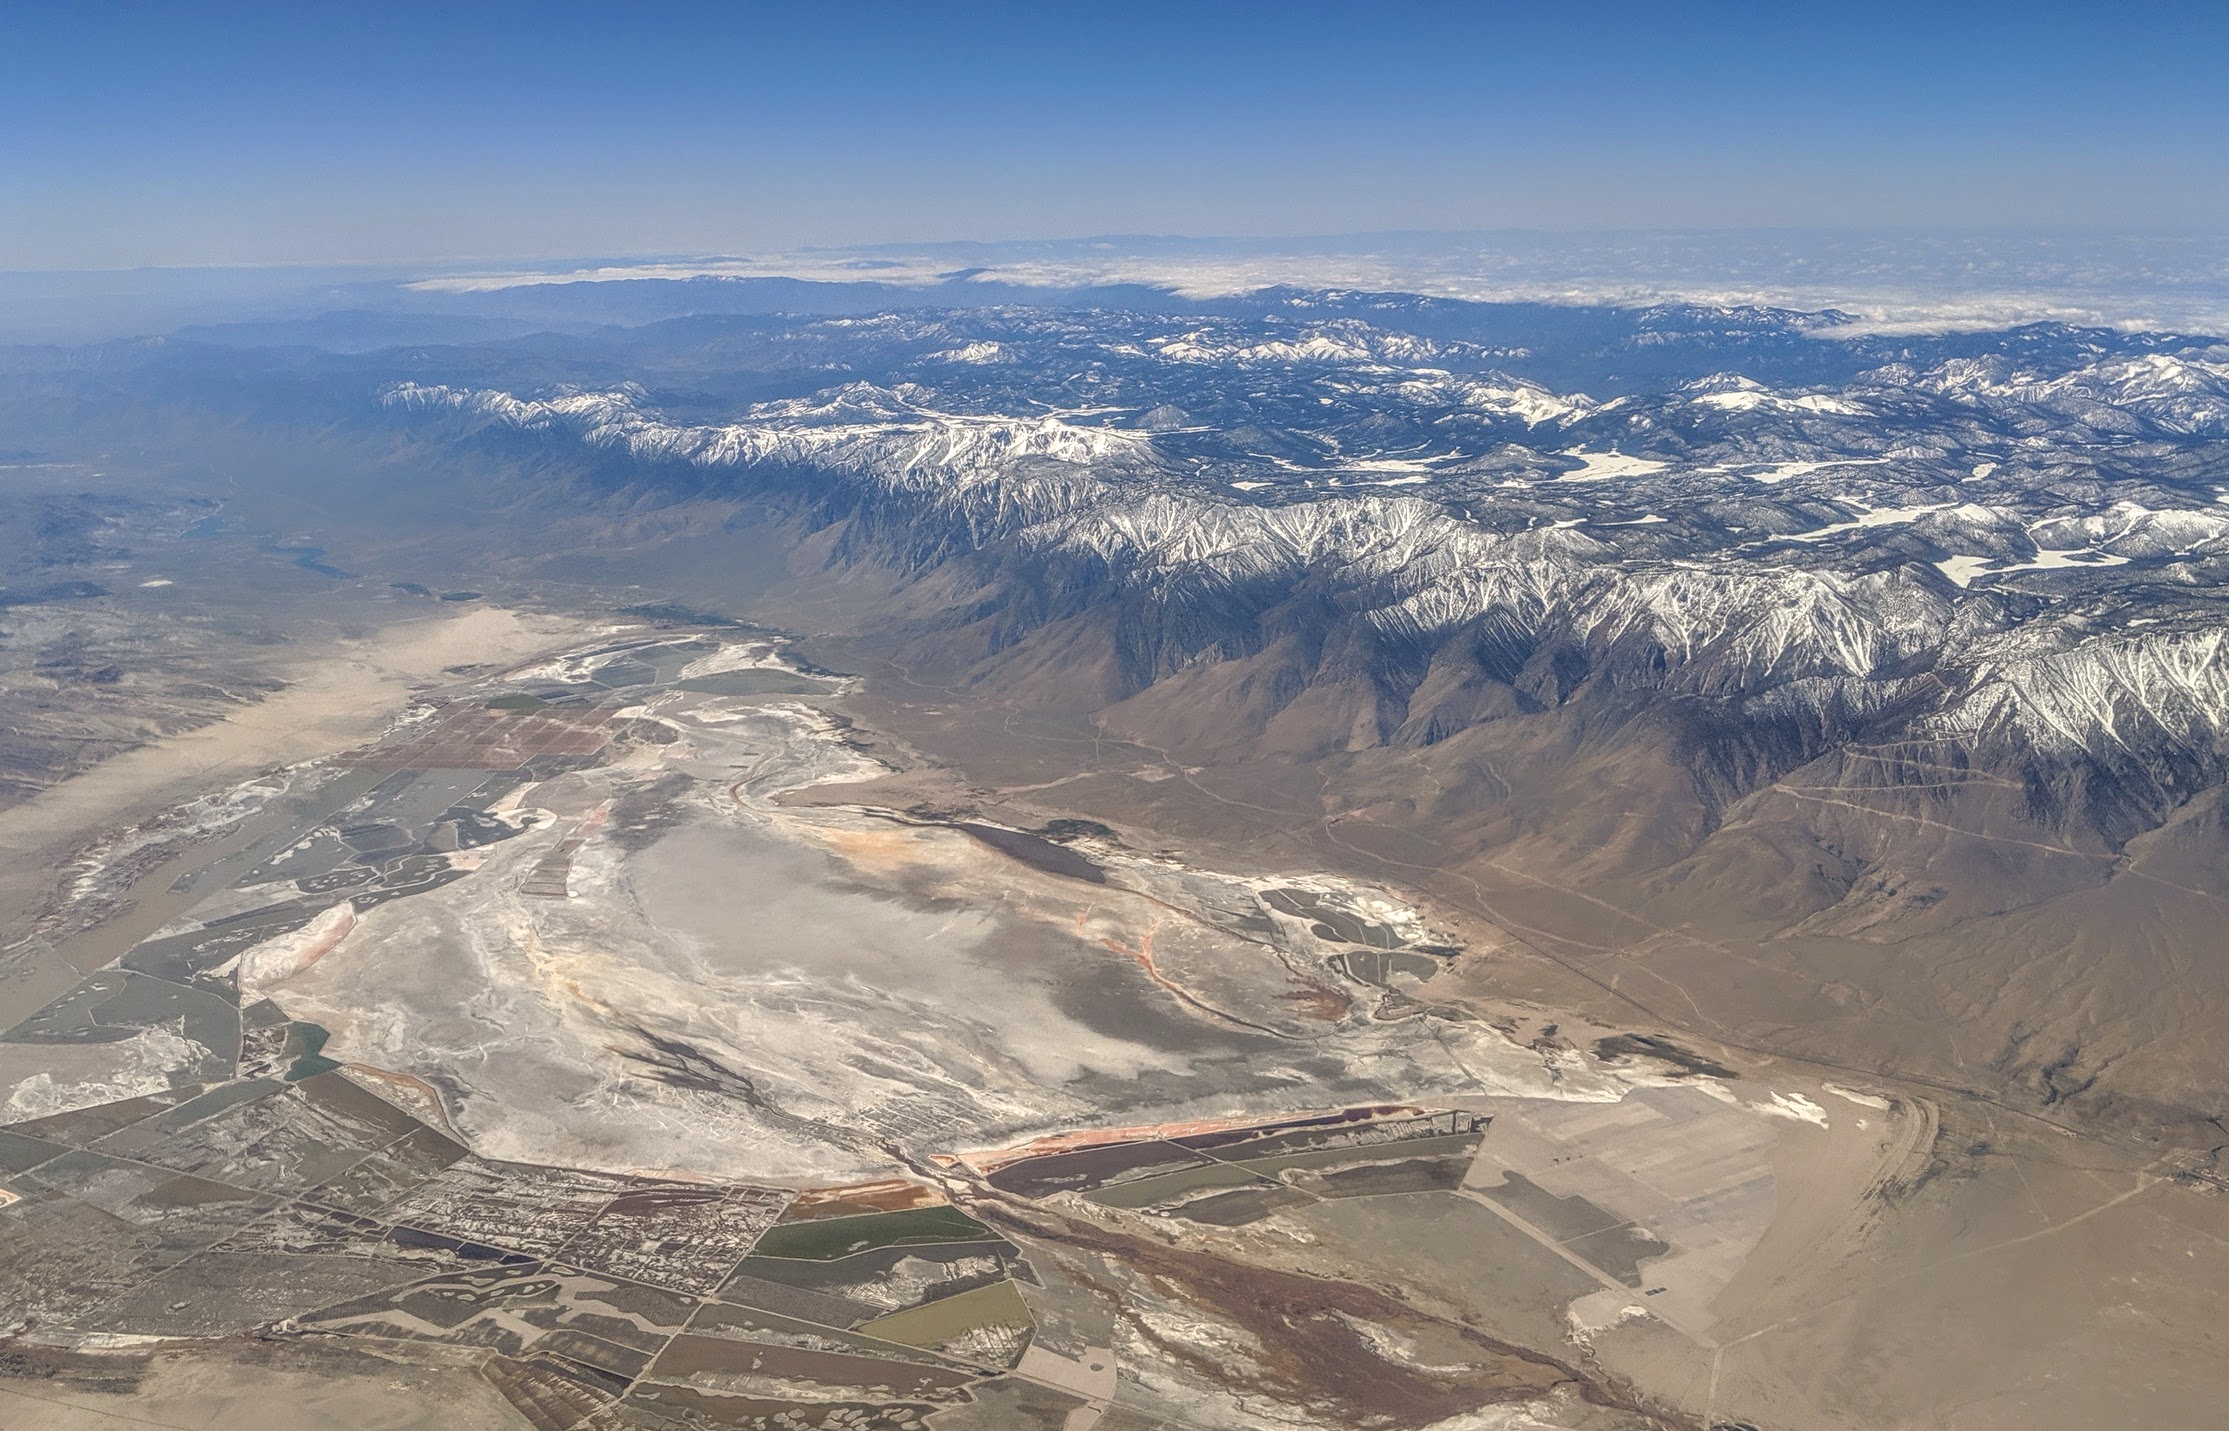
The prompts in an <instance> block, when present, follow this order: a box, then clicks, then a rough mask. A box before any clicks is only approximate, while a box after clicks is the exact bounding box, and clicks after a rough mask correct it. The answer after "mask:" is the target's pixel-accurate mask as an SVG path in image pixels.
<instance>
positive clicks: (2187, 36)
mask: <svg viewBox="0 0 2229 1431" xmlns="http://www.w3.org/2000/svg"><path fill="white" fill-rule="evenodd" d="M2225 55H2229V5H2223V4H2212V5H2198V4H2189V5H2172V4H2159V5H2117V6H2112V7H2107V6H2104V5H2098V6H2081V7H2076V6H2065V5H2052V4H2048V3H2038V4H2030V5H2025V6H1990V5H1958V4H1952V3H1940V4H1935V5H1927V6H1918V5H1899V4H1867V5H1856V4H1851V5H1843V6H1831V7H1830V6H1822V5H1792V6H1778V5H1687V6H1682V5H1675V4H1669V3H1667V4H1657V5H1631V6H1628V5H1587V4H1580V3H1566V4H1528V5H1496V4H1477V5H1461V6H1458V5H1427V4H1405V5H1401V4H1393V5H1354V6H1321V5H1310V4H1305V3H1285V4H1274V5H1268V4H1223V5H1216V4H1206V3H1201V4H1192V5H1181V6H1179V5H1154V4H1121V5H1114V4H1097V5H1052V4H1046V5H1039V6H937V5H930V4H917V5H907V6H881V5H875V4H845V5H821V6H813V7H809V8H808V7H804V6H794V7H793V6H751V5H719V6H713V5H705V6H694V5H655V4H652V5H640V6H628V5H621V4H605V5H597V6H569V5H562V4H549V5H533V6H499V5H479V6H474V5H457V6H450V7H439V8H436V7H421V6H413V5H410V4H395V5H379V6H376V7H372V6H363V7H357V6H344V5H340V4H316V5H300V4H296V5H288V6H257V5H222V6H215V5H190V4H170V5H141V6H135V5H129V4H121V5H105V6H82V5H81V6H69V7H65V6H59V5H46V4H43V3H38V2H37V0H13V3H11V4H8V5H6V6H0V134H4V135H5V136H6V137H5V139H4V140H0V268H18V269H21V268H52V267H86V266H94V267H102V266H114V265H134V264H206V263H250V264H252V263H272V262H356V261H367V262H371V261H405V262H409V261H419V260H432V259H443V258H513V257H535V256H555V255H604V254H609V255H620V254H637V253H704V252H741V251H752V250H764V249H771V248H782V247H790V246H795V245H801V244H848V243H870V242H879V241H889V240H933V239H970V238H1004V237H1023V236H1028V237H1056V236H1067V235H1084V234H1098V233H1149V232H1150V233H1193V234H1263V235H1286V234H1320V233H1353V232H1360V231H1372V230H1385V229H1433V230H1457V229H1499V228H1548V229H1566V228H1643V229H1646V228H1658V227H1682V228H1694V227H1720V226H1723V227H1756V226H1822V227H1832V228H1853V227H1855V228H1884V227H1886V228H1894V227H1978V228H2028V227H2036V226H2082V227H2107V228H2114V229H2127V230H2137V231H2144V230H2188V229H2211V230H2220V229H2224V228H2229V83H2225V82H2224V79H2223V76H2222V73H2221V68H2220V67H2221V64H2222V60H2223V57H2224V56H2225Z"/></svg>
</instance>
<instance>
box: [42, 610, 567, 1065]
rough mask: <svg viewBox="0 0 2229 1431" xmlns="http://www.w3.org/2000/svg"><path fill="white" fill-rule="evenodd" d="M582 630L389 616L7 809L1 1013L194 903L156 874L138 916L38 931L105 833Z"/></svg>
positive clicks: (473, 613)
mask: <svg viewBox="0 0 2229 1431" xmlns="http://www.w3.org/2000/svg"><path fill="white" fill-rule="evenodd" d="M581 634H582V628H581V627H580V626H578V625H576V624H573V623H568V622H565V621H561V620H558V619H556V618H552V617H546V616H535V615H528V614H522V613H519V612H515V611H508V610H505V609H502V608H499V607H473V608H470V609H468V610H464V611H460V612H459V613H457V614H456V615H453V616H450V615H444V616H439V617H431V618H427V619H423V620H416V621H409V622H404V623H401V624H398V625H395V626H390V627H387V628H385V629H384V630H381V631H379V632H376V633H374V634H372V635H369V636H366V637H363V638H361V639H359V640H357V641H353V642H348V643H345V644H343V645H342V646H340V647H339V648H337V649H336V650H333V651H331V652H328V653H324V654H320V655H315V656H302V655H299V654H296V655H294V656H292V657H291V658H290V659H285V660H283V661H282V663H281V664H279V666H278V668H277V670H276V672H275V674H276V675H278V676H279V677H280V678H281V679H283V680H284V681H285V682H286V685H285V688H284V689H282V690H280V691H278V692H277V693H276V694H274V695H271V696H270V697H268V698H266V699H264V700H262V701H259V702H257V703H255V704H253V705H249V706H245V707H242V708H240V709H239V710H237V711H235V712H234V713H233V714H231V715H229V716H227V717H226V718H225V719H223V720H219V721H216V722H213V723H212V724H209V725H207V726H203V727H201V728H200V729H198V730H193V731H189V732H187V733H185V734H182V735H178V736H173V737H170V738H168V739H165V740H160V741H156V742H154V743H153V744H150V745H147V746H144V747H142V748H140V749H137V750H133V751H129V752H127V753H125V754H122V755H118V756H115V757H112V758H111V759H109V760H106V761H103V762H101V763H100V764H99V765H96V766H94V767H92V768H91V769H89V770H86V771H84V772H83V773H81V774H79V775H77V776H75V777H73V778H71V779H69V780H66V781H64V782H63V783H62V784H60V785H58V786H56V787H54V788H53V789H51V790H48V791H45V792H44V793H42V794H40V795H38V796H36V797H34V798H33V799H31V800H28V801H25V802H24V803H23V804H21V805H17V806H15V807H13V808H11V809H8V810H4V811H0V918H5V919H6V920H7V922H8V924H9V926H10V927H11V933H10V934H9V935H8V945H7V948H6V950H5V951H4V958H0V1020H6V1021H9V1022H12V1021H13V1020H14V1019H15V1018H19V1017H21V1016H22V1015H23V1014H25V1013H28V1012H29V1011H30V1010H31V1009H32V1008H35V1007H37V1006H38V1005H39V1004H41V1003H44V1002H45V1001H46V1000H47V999H49V998H52V997H53V996H54V995H56V994H57V993H59V992H60V991H61V989H62V988H63V987H65V986H66V985H67V984H68V983H69V982H70V981H71V980H72V979H73V978H75V977H76V976H77V975H78V974H80V973H82V972H84V971H86V970H88V969H92V968H97V967H99V966H100V965H101V964H103V963H106V962H107V961H108V960H109V959H110V958H113V957H115V955H116V954H118V953H121V952H122V950H123V949H124V948H126V947H128V946H129V945H130V943H132V942H133V941H135V940H136V939H138V938H140V937H143V936H144V935H145V934H146V933H148V932H151V931H152V929H154V928H155V927H157V926H158V925H159V924H160V923H161V922H162V921H163V920H164V919H167V918H170V917H172V916H173V915H174V914H176V913H177V912H178V910H179V909H181V908H183V907H184V906H183V905H182V904H179V905H176V906H175V907H173V906H172V903H170V902H165V901H163V900H162V899H161V898H160V896H159V894H157V891H159V890H160V889H161V888H162V886H163V885H164V884H167V882H168V881H167V880H162V879H150V880H148V881H146V885H147V889H146V891H145V893H143V894H142V895H141V899H140V904H141V908H140V909H139V910H137V911H135V912H134V916H131V917H126V918H125V919H122V920H118V921H112V924H111V926H110V927H108V928H104V929H102V930H100V931H98V937H97V938H95V939H93V940H91V941H88V942H86V943H84V944H81V945H78V946H75V947H64V948H63V949H60V950H47V949H42V948H40V947H39V945H38V944H37V943H36V942H28V941H27V940H26V931H24V930H23V929H22V928H21V927H20V924H19V921H21V920H23V919H24V918H25V917H26V916H28V915H29V914H31V913H32V912H33V911H35V910H37V909H39V908H40V907H41V906H42V905H43V904H45V903H46V901H47V900H48V899H50V898H51V896H52V894H53V885H54V879H55V873H56V871H57V870H58V869H59V868H60V867H61V866H62V864H63V862H64V861H65V860H66V859H67V858H68V857H69V856H70V855H71V854H72V853H73V852H75V851H76V850H78V849H79V848H81V847H83V846H84V845H85V844H87V843H88V842H89V841H91V840H93V839H94V838H95V837H96V836H99V835H101V834H103V833H104V832H108V831H113V830H116V829H118V828H122V827H128V826H130V825H132V824H134V823H136V822H138V821H142V820H145V819H148V818H149V817H151V816H154V815H156V814H158V813H160V812H162V811H164V810H166V809H168V808H170V807H171V806H173V805H176V804H178V803H180V802H182V801H185V800H188V799H191V798H194V797H196V796H199V795H203V794H206V793H208V792H210V791H212V790H221V789H224V788H226V787H227V786H230V785H233V784H235V783H237V782H239V781H242V780H245V779H248V778H249V777H251V776H253V775H255V774H256V773H258V772H260V771H265V770H269V769H272V768H273V767H278V766H287V765H292V764H295V763H297V762H300V761H305V760H312V759H316V758H317V757H320V756H325V755H330V754H332V753H334V752H336V751H339V750H342V749H345V748H347V747H348V746H351V745H353V744H356V743H358V742H361V741H365V740H368V739H370V738H371V737H373V736H375V735H377V734H378V733H379V731H380V730H381V729H382V728H384V727H385V726H386V725H387V724H388V723H389V722H390V721H392V720H393V719H394V718H395V717H396V716H397V715H398V714H400V713H401V711H402V709H403V707H404V705H405V704H406V703H407V702H408V701H409V699H410V696H411V693H412V692H413V690H415V689H418V688H421V687H422V686H424V685H425V684H426V683H428V682H432V681H436V680H439V679H441V678H442V677H443V673H444V672H445V671H447V670H449V669H450V668H453V667H458V666H474V665H483V664H507V663H510V662H515V661H520V660H524V659H527V658H528V657H531V656H533V655H535V654H537V653H539V652H542V651H545V650H550V649H554V648H557V647H560V646H562V645H564V644H566V643H567V642H569V641H577V640H578V639H579V638H580V636H581ZM149 920H152V921H153V922H152V923H150V922H148V921H149Z"/></svg>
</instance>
